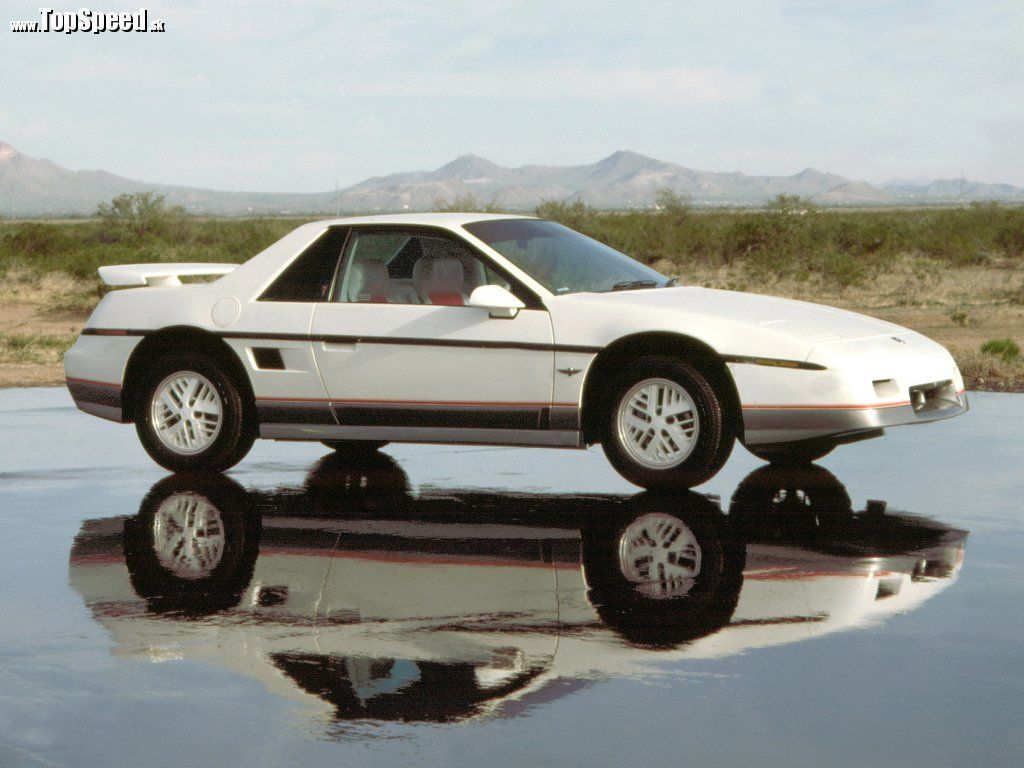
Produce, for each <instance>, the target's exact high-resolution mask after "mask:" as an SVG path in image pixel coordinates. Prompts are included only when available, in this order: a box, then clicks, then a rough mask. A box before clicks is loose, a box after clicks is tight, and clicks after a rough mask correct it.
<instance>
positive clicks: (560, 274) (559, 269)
mask: <svg viewBox="0 0 1024 768" xmlns="http://www.w3.org/2000/svg"><path fill="white" fill-rule="evenodd" d="M464 227H465V228H466V230H467V231H468V232H469V233H470V234H472V235H473V236H474V237H477V238H479V239H480V240H483V241H484V242H485V243H487V244H488V245H489V246H491V248H493V249H494V250H496V251H497V252H498V253H500V254H501V255H502V256H504V257H505V258H506V259H508V260H509V261H511V262H512V263H513V264H515V265H516V266H517V267H519V268H520V269H521V270H523V271H524V272H526V274H528V275H529V276H530V277H532V278H533V279H534V280H536V281H537V282H538V283H540V284H541V285H543V286H544V287H545V288H547V289H548V290H549V291H551V292H552V293H555V294H563V293H581V292H584V291H597V292H600V291H613V290H623V289H630V288H657V287H660V286H663V285H665V284H666V283H667V282H668V279H667V278H666V277H665V276H664V275H662V274H660V273H658V272H655V271H654V270H653V269H651V268H650V267H646V266H644V265H643V264H641V263H640V262H638V261H634V260H633V259H631V258H629V256H626V255H625V254H622V253H619V252H618V251H616V250H615V249H614V248H609V247H608V246H607V245H604V244H603V243H599V242H598V241H597V240H592V239H591V238H589V237H586V236H585V235H581V234H580V233H579V232H575V231H573V230H571V229H569V228H568V227H563V226H562V225H561V224H556V223H554V222H553V221H540V220H538V219H497V220H492V221H478V222H474V223H473V224H465V225H464Z"/></svg>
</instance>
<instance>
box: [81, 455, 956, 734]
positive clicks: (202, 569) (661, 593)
mask: <svg viewBox="0 0 1024 768" xmlns="http://www.w3.org/2000/svg"><path fill="white" fill-rule="evenodd" d="M965 538H966V533H965V532H964V531H959V530H956V529H953V528H950V527H948V526H945V525H943V524H941V523H939V522H937V521H934V520H931V519H928V518H924V517H918V516H914V515H906V514H893V513H890V512H887V511H886V510H885V504H884V503H883V502H877V501H874V502H869V503H868V504H867V506H866V508H865V509H862V510H855V509H854V506H853V504H852V502H851V499H850V496H849V494H848V492H847V491H846V489H845V488H844V487H843V485H842V483H841V482H839V480H838V479H836V478H835V477H834V476H833V475H831V474H830V473H828V472H827V471H825V470H823V469H821V468H818V467H813V466H812V467H804V468H793V469H779V468H774V467H763V468H761V469H759V470H757V471H755V472H753V473H751V475H749V476H748V477H747V478H745V479H744V481H743V482H742V483H741V484H740V486H739V487H738V488H737V489H736V491H735V492H734V494H733V496H732V498H731V501H730V504H729V506H728V512H727V513H726V512H724V511H723V510H722V508H721V506H720V505H719V504H718V503H717V502H716V501H715V500H713V499H710V498H708V497H705V496H702V495H699V494H696V493H692V492H691V493H685V494H675V495H671V496H665V495H657V494H652V493H642V494H638V495H635V496H612V495H605V496H587V497H580V496H560V495H554V494H514V493H507V492H500V491H486V490H466V489H452V488H420V489H418V490H417V489H413V488H412V487H411V486H410V483H409V480H408V478H407V477H406V475H405V473H404V472H403V471H402V469H401V467H400V466H399V465H398V464H397V463H396V462H395V461H394V460H393V459H391V458H390V457H389V456H387V455H386V454H383V453H379V452H372V453H367V454H363V455H358V456H353V455H346V454H343V453H337V454H332V455H329V456H327V457H325V458H324V459H323V460H321V461H320V462H318V463H317V464H316V465H315V466H314V467H313V468H312V469H311V471H310V472H309V473H308V475H307V477H306V478H305V480H304V482H303V483H302V484H301V485H298V486H295V487H284V488H276V489H273V490H262V489H253V488H244V487H242V486H240V485H239V484H237V483H235V482H234V481H232V480H230V479H227V478H226V477H224V476H222V475H175V476H173V477H169V478H167V479H165V480H162V481H161V482H159V483H157V484H156V485H154V486H153V488H152V489H150V491H149V493H148V494H147V495H146V496H145V498H144V499H143V500H142V502H141V504H140V505H139V509H138V511H137V512H136V513H135V514H134V515H132V516H131V517H127V518H108V519H106V520H97V521H87V522H86V523H85V524H84V525H83V529H82V531H81V532H80V534H79V536H78V537H77V538H76V541H75V544H74V546H73V548H72V552H71V581H72V583H73V584H74V585H75V587H76V588H77V589H78V591H79V592H80V593H81V595H82V597H83V599H84V600H85V602H86V604H87V605H88V606H89V608H90V610H91V611H92V613H93V615H94V617H95V618H96V620H97V621H99V622H100V623H101V624H102V625H103V626H104V627H106V628H107V629H108V631H110V633H111V634H112V635H113V637H114V638H115V641H116V643H117V645H118V646H119V647H120V648H122V649H123V650H124V652H125V653H138V654H141V655H143V656H144V657H146V658H149V659H151V660H161V659H165V658H169V656H168V653H169V652H168V651H167V649H168V648H173V649H175V650H174V651H173V653H171V654H170V656H174V657H178V656H184V657H196V658H205V659H212V660H214V661H215V662H216V663H219V664H221V665H223V666H225V667H227V668H229V669H233V670H235V671H237V672H238V673H239V674H244V675H249V676H254V677H256V678H258V679H259V680H260V681H261V682H262V683H263V684H264V685H265V686H266V687H267V688H268V689H269V690H272V691H274V692H277V693H279V694H281V695H283V696H290V697H295V696H296V695H300V696H307V697H310V698H312V699H314V700H316V701H318V702H320V703H321V704H322V705H323V706H327V707H329V708H330V711H331V712H332V714H333V717H334V718H335V720H336V721H337V722H338V723H344V722H349V721H353V720H403V721H429V722H449V721H454V720H460V719H464V718H466V717H473V716H479V715H485V714H489V715H510V714H514V713H516V712H518V711H522V710H523V708H526V707H530V706H533V705H535V704H537V703H539V702H543V701H546V700H549V699H550V698H551V697H553V696H561V695H566V694H567V693H569V692H571V691H572V690H576V689H578V688H579V687H580V686H583V685H587V684H589V681H592V680H593V679H596V678H600V677H609V676H616V675H626V674H636V673H637V672H636V670H637V668H638V665H643V664H647V663H651V662H657V661H658V660H663V659H689V660H694V661H696V660H699V659H704V658H717V657H722V656H727V655H730V654H734V653H743V652H750V651H752V650H755V649H757V648H764V647H769V646H773V645H779V644H783V643H792V642H799V641H804V640H808V639H811V638H814V637H818V636H822V635H825V634H828V633H831V632H836V631H842V630H844V629H848V628H851V627H863V626H871V625H872V624H877V623H880V622H882V621H885V620H888V619H889V618H890V617H892V616H894V615H896V614H898V613H902V612H906V611H908V610H913V609H914V608H916V607H917V606H918V605H920V604H921V603H923V602H924V601H925V600H927V599H929V598H931V597H933V596H934V595H935V594H937V593H938V592H939V591H941V589H943V588H945V587H946V586H947V585H948V584H950V583H952V581H953V580H954V579H955V578H956V576H957V575H958V573H959V570H960V568H961V565H962V562H963V546H964V540H965Z"/></svg>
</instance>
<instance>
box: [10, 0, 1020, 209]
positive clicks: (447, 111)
mask: <svg viewBox="0 0 1024 768" xmlns="http://www.w3.org/2000/svg"><path fill="white" fill-rule="evenodd" d="M108 1H109V2H114V0H104V2H108ZM145 1H146V0H143V2H145ZM84 2H86V0H77V2H76V3H73V4H69V5H68V6H67V7H64V6H61V5H59V4H57V5H54V6H52V7H54V8H55V9H56V10H68V11H72V10H77V9H78V8H80V7H83V4H84ZM134 2H135V3H138V2H139V0H134ZM86 7H91V8H93V9H95V10H104V11H134V10H137V9H138V7H139V5H132V4H128V3H123V4H121V5H113V4H108V5H103V6H98V5H97V6H86ZM38 8H39V5H38V3H33V2H31V1H30V0H0V9H2V14H0V15H2V16H4V17H5V18H4V19H2V22H0V23H2V27H0V40H2V43H0V61H2V63H3V65H2V66H0V93H2V94H3V96H2V98H0V141H5V142H7V143H9V144H11V145H13V146H14V147H16V148H17V149H19V150H20V151H21V152H23V153H24V154H26V155H29V156H31V157H45V158H49V159H51V160H53V161H54V162H56V163H58V164H60V165H63V166H66V167H69V168H73V169H96V168H100V169H104V170H107V171H110V172H112V173H116V174H119V175H122V176H128V177H130V178H135V179H141V180H144V181H149V182H160V183H167V184H185V185H189V186H201V187H212V188H216V189H226V190H260V191H274V192H317V191H325V190H329V189H332V188H333V187H334V185H335V183H337V184H338V185H340V186H342V187H344V186H347V185H350V184H353V183H356V182H358V181H361V180H362V179H364V178H367V177H369V176H380V175H385V174H388V173H394V172H398V171H407V170H418V169H424V170H428V169H433V168H437V167H439V166H441V165H443V164H444V163H446V162H448V161H450V160H452V159H453V158H455V157H457V156H459V155H462V154H466V153H474V154H477V155H482V156H483V157H486V158H488V159H489V160H492V161H494V162H496V163H498V164H500V165H505V166H519V165H530V164H542V165H574V164H585V163H592V162H595V161H597V160H599V159H601V158H603V157H605V156H607V155H609V154H611V153H612V152H614V151H616V150H620V149H630V150H634V151H636V152H640V153H642V154H646V155H650V156H653V157H656V158H658V159H661V160H667V161H670V162H675V163H679V164H681V165H684V166H687V167H690V168H696V169H700V170H710V171H742V172H744V173H751V174H792V173H797V172H799V171H801V170H802V169H804V168H807V167H814V168H817V169H819V170H823V171H829V172H833V173H839V174H842V175H844V176H847V177H850V178H854V179H866V180H868V181H872V182H881V181H885V180H887V179H890V178H894V177H897V178H908V179H922V178H950V177H959V176H960V175H961V174H964V175H965V176H966V177H967V178H969V179H973V180H978V181H992V182H998V181H1002V182H1009V183H1014V184H1018V185H1024V55H1022V53H1024V3H1022V2H1021V1H1020V0H1009V1H1006V0H991V1H990V2H983V1H981V0H972V1H971V2H964V1H963V0H959V1H958V2H924V1H923V0H903V1H902V2H883V1H882V0H862V1H861V2H844V1H840V2H828V1H827V0H796V1H793V2H773V1H772V0H761V1H754V2H746V3H745V2H729V1H727V0H720V1H716V2H713V3H712V2H706V0H703V1H702V2H684V1H682V0H675V1H674V2H658V1H656V0H649V1H648V2H644V3H626V2H622V1H621V0H618V1H617V2H603V1H602V0H586V1H585V2H572V3H569V2H557V1H556V0H548V2H513V1H512V0H472V1H471V2H461V1H460V2H455V1H447V0H431V2H418V3H415V2H388V0H376V1H368V2H364V1H363V0H357V1H355V2H352V1H349V0H330V1H326V2H320V1H318V0H310V1H309V2H292V1H290V0H287V1H282V0H276V1H275V2H264V1H263V0H255V1H252V2H242V1H241V0H227V1H226V2H216V3H213V2H158V3H154V4H152V5H147V6H146V8H147V9H148V12H149V18H150V20H153V19H156V18H159V19H161V20H163V21H164V22H165V25H166V32H164V33H144V34H139V33H105V34H101V35H93V34H82V33H78V34H72V35H65V34H57V33H37V34H17V33H13V32H11V31H9V25H8V23H7V22H8V21H11V20H21V19H25V20H35V19H38V18H39V11H38Z"/></svg>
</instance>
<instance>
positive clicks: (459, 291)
mask: <svg viewBox="0 0 1024 768" xmlns="http://www.w3.org/2000/svg"><path fill="white" fill-rule="evenodd" d="M513 282H514V280H513V278H511V277H509V276H507V275H504V274H502V273H501V271H500V270H499V269H498V268H496V267H495V266H494V265H493V264H491V263H489V262H488V261H487V260H486V259H485V258H484V257H483V256H482V255H481V254H479V253H478V252H476V251H475V250H474V249H472V248H471V247H470V246H469V245H468V244H467V243H465V242H464V241H462V240H461V239H459V238H457V237H456V236H455V235H454V234H452V233H449V232H447V231H444V230H439V229H433V228H409V227H405V228H400V227H390V228H388V227H362V228H360V227H355V228H353V229H352V230H351V231H350V233H349V236H348V240H347V242H346V245H345V249H344V253H343V258H342V260H341V262H340V264H339V269H338V274H337V276H336V278H335V284H334V286H333V288H332V292H331V295H330V297H329V298H330V300H329V301H327V302H323V303H320V304H318V305H317V307H316V310H315V312H314V316H313V323H312V328H311V335H312V338H313V347H314V355H315V358H316V361H317V365H318V367H319V370H320V374H321V376H322V378H323V383H324V387H325V388H326V390H327V393H328V396H329V398H330V401H331V406H332V408H333V409H334V412H335V416H336V418H337V419H338V423H339V424H340V425H341V428H342V429H343V430H344V429H345V428H347V429H348V430H349V431H348V432H346V433H345V434H341V435H340V436H342V437H351V438H360V437H362V438H376V439H393V440H425V441H430V440H439V441H446V440H450V441H453V442H481V443H488V442H495V443H524V444H535V443H536V444H547V443H548V442H550V440H551V439H553V438H552V434H551V433H552V432H553V430H551V429H550V427H551V419H550V406H551V391H552V378H553V365H554V353H553V348H552V344H553V339H552V329H551V321H550V318H549V316H548V313H547V311H546V310H545V309H543V307H542V305H540V303H539V302H538V301H536V300H533V301H532V302H531V303H532V306H531V303H528V305H527V308H526V309H523V310H521V311H520V312H519V313H518V314H517V315H516V316H515V317H514V318H493V317H491V316H490V314H489V312H488V310H486V309H483V308H478V307H470V306H467V301H468V298H469V295H470V294H471V293H472V291H473V289H474V288H476V287H479V286H480V285H484V284H498V285H502V286H503V287H508V288H510V289H512V290H513V291H514V292H518V293H519V294H520V296H521V298H522V292H523V291H524V290H525V289H523V288H521V287H520V286H517V285H513V284H512V283H513ZM526 298H528V299H529V298H530V297H529V296H526ZM563 438H564V436H563ZM555 439H557V438H555Z"/></svg>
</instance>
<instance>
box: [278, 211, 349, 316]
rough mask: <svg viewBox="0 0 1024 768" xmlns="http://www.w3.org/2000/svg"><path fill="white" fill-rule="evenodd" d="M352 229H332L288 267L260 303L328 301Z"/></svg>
mask: <svg viewBox="0 0 1024 768" xmlns="http://www.w3.org/2000/svg"><path fill="white" fill-rule="evenodd" d="M347 235H348V229H347V228H345V227H331V228H330V229H328V230H327V231H326V232H324V233H323V234H322V235H320V237H318V238H317V239H316V241H315V242H314V243H313V244H312V245H310V246H309V247H308V248H306V250H304V251H303V252H302V253H300V254H299V256H298V257H297V258H296V259H295V261H293V262H292V263H291V264H289V265H288V268H287V269H285V271H284V272H282V273H281V275H280V276H279V277H278V278H277V280H275V281H274V282H273V283H272V284H271V285H270V287H269V288H267V290H265V291H264V292H263V295H262V296H260V301H297V302H316V301H326V300H327V294H328V293H329V292H330V290H331V280H333V279H334V273H335V270H337V268H338V258H339V257H340V256H341V249H342V248H344V247H345V238H346V237H347Z"/></svg>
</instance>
